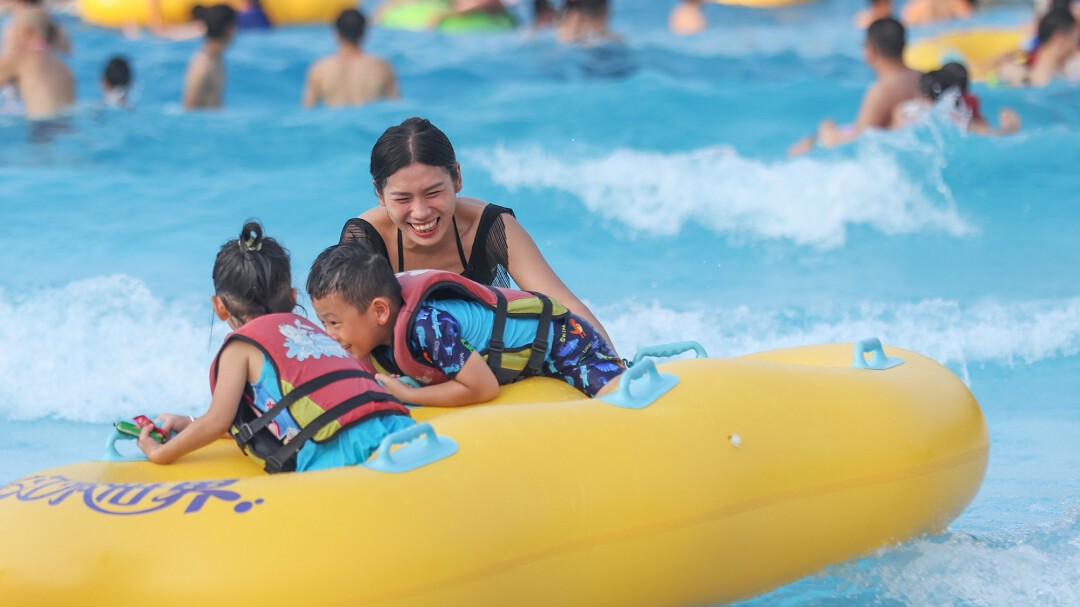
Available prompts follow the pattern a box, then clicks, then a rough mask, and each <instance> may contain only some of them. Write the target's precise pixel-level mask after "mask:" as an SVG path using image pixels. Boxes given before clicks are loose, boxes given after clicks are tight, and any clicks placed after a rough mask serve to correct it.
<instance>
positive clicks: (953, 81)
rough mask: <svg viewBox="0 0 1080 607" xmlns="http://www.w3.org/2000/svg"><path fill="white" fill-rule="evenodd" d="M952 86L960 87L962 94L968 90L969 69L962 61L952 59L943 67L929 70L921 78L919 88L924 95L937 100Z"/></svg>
mask: <svg viewBox="0 0 1080 607" xmlns="http://www.w3.org/2000/svg"><path fill="white" fill-rule="evenodd" d="M951 88H957V89H959V90H960V94H962V95H963V94H966V93H967V91H968V71H967V68H966V67H964V65H963V64H962V63H957V62H955V61H950V62H949V63H946V64H945V65H943V66H941V69H937V70H933V71H930V72H927V73H925V74H923V75H922V77H921V78H919V90H920V91H921V92H922V94H923V96H925V97H927V98H929V99H933V100H935V101H937V100H938V98H940V97H941V94H942V93H944V92H945V91H947V90H949V89H951Z"/></svg>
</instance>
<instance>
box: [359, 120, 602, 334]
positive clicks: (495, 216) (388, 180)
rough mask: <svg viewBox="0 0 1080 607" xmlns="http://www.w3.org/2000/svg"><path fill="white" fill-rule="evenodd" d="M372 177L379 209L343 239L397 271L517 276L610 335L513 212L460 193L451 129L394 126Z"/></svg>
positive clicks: (503, 280)
mask: <svg viewBox="0 0 1080 607" xmlns="http://www.w3.org/2000/svg"><path fill="white" fill-rule="evenodd" d="M371 178H372V182H373V183H374V185H375V193H376V195H377V196H378V199H379V206H378V207H376V208H373V209H369V210H367V211H365V212H364V213H363V214H361V215H360V216H359V217H356V218H353V219H350V220H349V221H347V222H346V223H345V227H344V228H343V229H342V231H341V242H343V243H344V242H352V241H356V240H364V241H367V242H368V243H370V244H371V246H372V247H373V248H374V249H375V251H376V252H378V253H379V254H381V255H383V256H384V257H386V258H387V260H389V261H390V262H391V265H392V266H393V268H394V270H395V271H396V272H404V271H406V270H422V269H430V270H445V271H449V272H456V273H459V274H461V275H462V276H464V277H466V278H469V279H471V280H475V281H476V282H479V283H483V284H486V285H492V286H498V287H510V286H511V280H512V281H513V282H514V283H516V284H517V286H518V288H520V289H522V290H525V291H536V292H539V293H543V294H545V295H548V296H550V297H552V298H554V299H556V300H557V301H559V302H561V303H563V305H565V306H566V307H567V308H568V309H569V310H570V311H571V312H573V313H575V314H577V315H579V316H582V317H584V318H585V319H586V320H588V321H589V322H590V323H591V324H592V325H593V326H594V327H595V328H596V329H597V330H598V331H600V332H601V333H602V334H603V336H604V338H605V339H608V336H607V332H606V331H604V328H603V325H601V324H600V321H598V320H597V319H596V317H595V316H594V315H593V313H592V312H591V311H590V310H589V308H588V307H587V306H586V305H585V304H584V303H582V302H581V300H579V299H578V298H577V297H576V296H575V295H574V294H573V293H572V292H571V291H570V289H569V288H568V287H567V286H566V285H565V284H563V282H562V280H561V279H559V277H558V276H557V275H556V274H555V271H554V270H552V269H551V266H550V265H549V264H548V262H547V260H546V259H544V255H543V254H542V253H541V252H540V249H539V248H538V247H537V246H536V243H535V242H534V241H533V239H532V237H531V236H529V233H528V232H526V231H525V229H524V228H523V227H521V224H519V223H518V221H517V219H516V218H515V217H514V212H513V211H512V210H510V209H508V208H506V207H500V206H498V205H494V204H489V203H487V202H484V201H482V200H477V199H475V198H465V197H461V196H458V193H459V192H461V188H462V179H461V165H460V164H458V162H457V157H456V155H455V154H454V147H453V145H452V144H451V143H450V140H449V139H448V138H447V136H446V134H444V133H443V132H442V131H441V130H439V129H438V127H436V126H435V125H433V124H431V122H429V121H427V120H425V119H423V118H417V117H413V118H409V119H407V120H405V121H404V122H402V123H401V124H399V125H397V126H393V127H390V128H388V129H386V131H385V132H384V133H383V134H382V136H381V137H379V140H378V141H376V142H375V147H373V148H372V150H371ZM392 248H393V249H396V255H395V256H394V257H391V255H390V250H391V249H392ZM608 341H609V342H610V340H608Z"/></svg>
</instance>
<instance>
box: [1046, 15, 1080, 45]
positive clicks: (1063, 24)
mask: <svg viewBox="0 0 1080 607" xmlns="http://www.w3.org/2000/svg"><path fill="white" fill-rule="evenodd" d="M1074 27H1076V17H1074V16H1073V14H1072V11H1071V10H1069V9H1068V8H1053V9H1051V10H1050V12H1048V13H1046V14H1045V15H1043V18H1042V19H1039V31H1038V37H1039V46H1042V45H1044V44H1046V43H1047V42H1050V40H1051V39H1052V38H1053V37H1054V36H1055V35H1057V34H1059V33H1062V34H1069V33H1071V32H1072V29H1073V28H1074Z"/></svg>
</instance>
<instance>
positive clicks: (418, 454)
mask: <svg viewBox="0 0 1080 607" xmlns="http://www.w3.org/2000/svg"><path fill="white" fill-rule="evenodd" d="M422 436H425V437H427V439H426V440H424V441H423V443H414V442H413V441H415V440H416V439H418V438H420V437H422ZM402 443H409V444H408V445H406V446H404V447H402V448H400V449H398V450H397V451H395V452H394V453H393V454H391V453H390V448H391V447H393V446H394V445H400V444H402ZM457 450H458V446H457V442H455V441H454V439H452V438H450V437H448V436H438V435H437V434H435V428H432V427H431V424H429V423H428V422H423V423H420V424H415V425H413V426H409V427H408V428H405V429H404V430H398V431H397V432H395V433H393V434H391V435H389V436H387V437H386V438H384V439H383V440H382V442H381V443H379V448H378V449H376V450H375V455H373V456H372V457H371V459H370V460H368V462H367V463H366V464H361V465H362V466H364V467H366V468H371V469H372V470H378V471H379V472H408V471H409V470H415V469H417V468H419V467H421V466H426V465H428V464H432V463H435V462H437V461H439V460H441V459H446V458H448V457H450V456H451V455H453V454H455V453H457Z"/></svg>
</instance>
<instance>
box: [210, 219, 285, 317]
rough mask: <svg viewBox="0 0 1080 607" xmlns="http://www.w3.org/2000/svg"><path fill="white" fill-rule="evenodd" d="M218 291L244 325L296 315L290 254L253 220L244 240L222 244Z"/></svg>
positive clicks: (242, 234)
mask: <svg viewBox="0 0 1080 607" xmlns="http://www.w3.org/2000/svg"><path fill="white" fill-rule="evenodd" d="M213 278H214V292H215V293H216V294H217V296H218V297H220V298H221V300H222V302H224V304H225V309H226V310H228V311H229V314H232V315H233V317H235V318H237V319H239V320H240V321H242V322H247V321H249V320H251V319H252V318H256V317H259V316H262V315H264V314H275V313H280V312H292V310H293V308H294V307H296V300H295V298H294V297H293V288H292V270H291V268H290V265H289V252H288V251H286V250H285V249H284V248H283V247H282V246H281V245H280V244H278V241H276V240H274V239H273V238H270V237H269V236H263V228H262V225H261V224H260V223H259V222H258V221H254V220H249V221H248V222H247V223H245V224H244V228H243V229H242V230H240V237H239V238H237V239H235V240H229V241H227V242H226V243H225V244H223V245H221V250H220V251H218V254H217V259H215V260H214V274H213Z"/></svg>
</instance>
